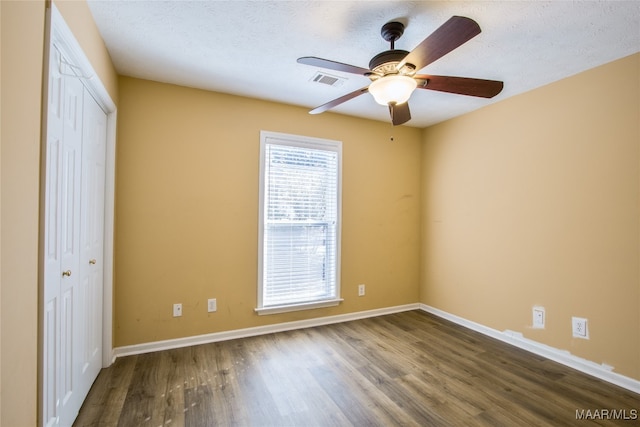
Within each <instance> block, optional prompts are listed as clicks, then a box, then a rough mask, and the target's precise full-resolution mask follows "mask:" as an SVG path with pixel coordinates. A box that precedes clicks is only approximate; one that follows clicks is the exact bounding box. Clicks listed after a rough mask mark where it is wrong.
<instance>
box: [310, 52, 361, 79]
mask: <svg viewBox="0 0 640 427" xmlns="http://www.w3.org/2000/svg"><path fill="white" fill-rule="evenodd" d="M298 63H299V64H305V65H311V66H313V67H321V68H328V69H330V70H336V71H342V72H345V73H352V74H361V75H369V74H371V70H369V69H366V68H362V67H356V66H355V65H349V64H343V63H342V62H336V61H330V60H328V59H322V58H316V57H315V56H303V57H302V58H298Z"/></svg>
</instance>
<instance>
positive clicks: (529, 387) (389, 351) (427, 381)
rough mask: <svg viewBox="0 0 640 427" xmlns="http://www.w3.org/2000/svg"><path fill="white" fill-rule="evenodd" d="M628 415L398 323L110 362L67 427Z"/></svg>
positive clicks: (610, 391) (421, 317) (577, 378)
mask: <svg viewBox="0 0 640 427" xmlns="http://www.w3.org/2000/svg"><path fill="white" fill-rule="evenodd" d="M603 409H606V410H609V411H611V410H616V411H619V412H618V418H620V415H621V414H623V418H624V417H626V418H627V419H626V420H624V419H622V420H613V419H610V418H613V417H611V416H609V415H608V416H607V417H602V413H601V412H600V411H602V410H603ZM596 410H598V411H599V412H598V413H597V415H598V418H600V419H579V420H577V419H576V414H577V411H580V414H582V415H583V416H584V414H590V415H591V417H590V418H593V415H594V414H596V413H595V412H594V411H596ZM586 411H591V412H586ZM622 411H624V412H622ZM634 414H636V415H637V416H640V396H639V395H637V394H634V393H632V392H630V391H627V390H625V389H623V388H620V387H617V386H614V385H611V384H609V383H606V382H604V381H601V380H598V379H596V378H593V377H590V376H587V375H585V374H582V373H580V372H578V371H575V370H573V369H570V368H567V367H565V366H563V365H560V364H557V363H555V362H552V361H550V360H546V359H544V358H542V357H540V356H537V355H534V354H532V353H528V352H526V351H524V350H520V349H518V348H515V347H512V346H510V345H507V344H505V343H502V342H500V341H497V340H494V339H491V338H488V337H486V336H484V335H481V334H479V333H476V332H474V331H470V330H468V329H466V328H463V327H461V326H459V325H455V324H453V323H450V322H448V321H446V320H443V319H440V318H438V317H436V316H433V315H431V314H428V313H424V312H422V311H409V312H404V313H398V314H392V315H386V316H381V317H375V318H370V319H363V320H357V321H352V322H346V323H341V324H335V325H328V326H321V327H315V328H309V329H302V330H297V331H290V332H282V333H277V334H269V335H263V336H259V337H253V338H244V339H238V340H231V341H225V342H219V343H212V344H207V345H200V346H194V347H189V348H182V349H176V350H167V351H162V352H156V353H149V354H143V355H137V356H129V357H123V358H119V359H118V360H116V362H115V363H114V364H113V365H112V366H111V367H109V368H108V369H104V370H103V371H102V372H101V373H100V375H99V376H98V378H97V380H96V382H95V384H94V385H93V387H92V389H91V391H90V393H89V396H88V397H87V400H86V401H85V403H84V405H83V407H82V409H81V410H80V414H79V415H78V418H77V420H76V423H75V424H74V425H75V426H120V427H130V426H151V427H160V426H187V427H201V426H278V427H284V426H305V427H306V426H549V425H553V426H575V425H579V426H583V425H584V426H589V425H623V426H637V425H640V420H639V419H638V418H637V417H636V418H635V419H630V418H634V417H633V415H634ZM602 418H604V419H602Z"/></svg>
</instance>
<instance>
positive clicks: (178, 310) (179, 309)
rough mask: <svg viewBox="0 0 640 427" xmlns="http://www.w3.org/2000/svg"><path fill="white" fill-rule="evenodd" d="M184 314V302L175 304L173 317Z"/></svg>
mask: <svg viewBox="0 0 640 427" xmlns="http://www.w3.org/2000/svg"><path fill="white" fill-rule="evenodd" d="M180 316H182V304H173V317H180Z"/></svg>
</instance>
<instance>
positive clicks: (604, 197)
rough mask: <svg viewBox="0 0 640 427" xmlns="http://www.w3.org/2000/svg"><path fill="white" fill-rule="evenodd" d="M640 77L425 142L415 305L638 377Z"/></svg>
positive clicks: (589, 84) (510, 105) (607, 70)
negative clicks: (581, 332) (576, 328)
mask: <svg viewBox="0 0 640 427" xmlns="http://www.w3.org/2000/svg"><path fill="white" fill-rule="evenodd" d="M639 75H640V54H636V55H634V56H631V57H628V58H625V59H622V60H619V61H615V62H613V63H610V64H608V65H605V66H601V67H598V68H596V69H593V70H590V71H587V72H584V73H582V74H579V75H576V76H574V77H571V78H568V79H565V80H562V81H559V82H556V83H554V84H550V85H548V86H546V87H543V88H541V89H537V90H534V91H532V92H529V93H525V94H523V95H520V96H516V97H514V98H511V99H507V100H505V101H503V102H500V103H497V104H495V105H492V106H489V107H487V108H484V109H482V110H479V111H477V112H474V113H471V114H468V115H466V116H463V117H460V118H457V119H454V120H451V121H448V122H445V123H442V124H440V125H437V126H434V127H431V128H429V129H427V130H426V131H425V133H424V149H423V157H422V158H423V169H422V184H423V187H422V190H423V193H422V201H423V215H422V219H423V220H422V262H421V265H422V274H421V290H420V291H421V301H422V302H424V303H426V304H428V305H431V306H434V307H436V308H438V309H441V310H444V311H447V312H450V313H453V314H455V315H458V316H461V317H463V318H466V319H469V320H472V321H474V322H477V323H480V324H483V325H486V326H489V327H492V328H495V329H498V330H506V329H509V330H513V331H518V332H522V333H523V334H524V336H525V337H527V338H531V339H533V340H536V341H539V342H541V343H544V344H547V345H550V346H553V347H555V348H558V349H564V350H568V351H570V352H571V353H572V354H574V355H577V356H579V357H583V358H585V359H588V360H590V361H593V362H596V363H606V364H608V365H612V366H614V367H615V372H618V373H621V374H623V375H626V376H629V377H632V378H635V379H640V334H638V330H640V314H639V313H640V278H639V269H640V263H639V260H640V239H639V237H640V211H639V206H640V186H639V183H640V152H639V145H640V124H639V120H638V118H639V117H640V87H639V85H640V80H639V79H638V76H639ZM507 84H508V82H507ZM534 305H542V306H544V307H545V308H546V314H547V325H546V328H545V329H544V330H533V329H532V328H531V309H532V306H534ZM572 316H578V317H586V318H588V320H589V330H590V335H591V339H590V340H588V341H586V340H580V339H574V338H572V335H571V317H572Z"/></svg>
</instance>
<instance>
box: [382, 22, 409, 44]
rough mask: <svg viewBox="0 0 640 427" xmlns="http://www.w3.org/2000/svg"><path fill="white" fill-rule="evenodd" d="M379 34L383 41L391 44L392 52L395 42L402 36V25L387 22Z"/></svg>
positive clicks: (400, 23)
mask: <svg viewBox="0 0 640 427" xmlns="http://www.w3.org/2000/svg"><path fill="white" fill-rule="evenodd" d="M380 34H381V35H382V38H383V39H384V40H385V41H388V42H389V43H391V49H392V50H393V49H394V43H395V41H396V40H398V39H399V38H400V37H402V34H404V24H403V23H402V22H397V21H392V22H387V23H386V24H384V25H383V26H382V29H381V30H380Z"/></svg>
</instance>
